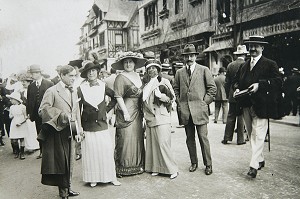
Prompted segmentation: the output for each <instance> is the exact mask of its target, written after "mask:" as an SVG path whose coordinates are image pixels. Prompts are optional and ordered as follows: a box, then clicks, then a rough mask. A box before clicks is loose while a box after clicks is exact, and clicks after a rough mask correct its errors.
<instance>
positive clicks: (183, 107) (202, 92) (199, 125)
mask: <svg viewBox="0 0 300 199" xmlns="http://www.w3.org/2000/svg"><path fill="white" fill-rule="evenodd" d="M197 54H199V53H198V52H197V51H196V49H195V46H194V45H193V44H187V45H186V46H185V47H184V49H183V53H182V55H183V56H184V60H185V67H183V68H181V69H178V70H177V72H176V75H175V81H174V91H175V95H176V100H177V102H178V103H179V106H180V112H181V114H180V117H181V120H182V124H183V125H184V128H185V132H186V136H187V137H186V144H187V148H188V151H189V154H190V159H191V166H190V168H189V171H190V172H194V171H196V169H197V167H198V158H197V150H196V142H195V127H196V129H197V133H198V137H199V141H200V146H201V152H202V158H203V163H204V165H205V166H206V168H205V174H206V175H210V174H212V160H211V153H210V144H209V141H208V138H207V134H208V131H207V123H208V122H209V114H208V105H209V104H210V103H211V102H212V101H213V98H214V96H215V94H216V90H217V89H216V84H215V82H214V79H213V77H212V74H211V72H210V70H209V68H207V67H206V66H202V65H199V64H197V63H196V57H197Z"/></svg>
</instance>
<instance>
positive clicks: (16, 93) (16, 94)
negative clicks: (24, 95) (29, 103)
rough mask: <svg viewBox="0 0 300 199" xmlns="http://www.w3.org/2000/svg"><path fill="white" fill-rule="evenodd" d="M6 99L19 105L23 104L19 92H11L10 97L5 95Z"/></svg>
mask: <svg viewBox="0 0 300 199" xmlns="http://www.w3.org/2000/svg"><path fill="white" fill-rule="evenodd" d="M6 97H8V98H9V99H15V100H17V101H19V102H20V103H22V102H23V101H22V100H21V95H20V93H19V92H12V93H11V94H10V95H6Z"/></svg>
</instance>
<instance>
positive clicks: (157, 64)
mask: <svg viewBox="0 0 300 199" xmlns="http://www.w3.org/2000/svg"><path fill="white" fill-rule="evenodd" d="M150 66H155V67H156V68H157V71H158V72H160V71H161V69H162V67H161V63H160V61H159V60H157V59H150V60H148V61H146V63H145V67H146V71H148V68H149V67H150Z"/></svg>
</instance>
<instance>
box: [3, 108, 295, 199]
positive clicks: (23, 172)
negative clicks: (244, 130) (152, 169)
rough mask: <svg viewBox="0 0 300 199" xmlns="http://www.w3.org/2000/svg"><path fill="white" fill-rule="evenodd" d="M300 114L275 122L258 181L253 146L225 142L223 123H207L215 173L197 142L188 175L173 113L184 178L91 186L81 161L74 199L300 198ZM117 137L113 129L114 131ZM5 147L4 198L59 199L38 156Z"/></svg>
mask: <svg viewBox="0 0 300 199" xmlns="http://www.w3.org/2000/svg"><path fill="white" fill-rule="evenodd" d="M211 107H212V106H211ZM298 122H299V116H287V117H286V118H284V119H282V120H278V121H273V120H271V123H270V129H271V152H269V151H268V147H267V146H268V145H267V143H265V148H264V155H265V160H266V165H265V167H264V168H263V169H262V170H261V171H258V175H257V177H256V178H255V179H249V178H248V177H247V175H246V174H247V172H248V169H249V162H250V157H251V149H250V144H249V142H247V144H245V145H236V135H235V137H234V139H233V142H231V143H230V144H228V145H223V144H221V140H222V139H223V135H224V128H225V124H223V123H222V121H221V120H219V121H218V123H217V124H215V123H213V115H211V116H210V123H209V124H208V131H209V135H208V137H209V140H210V145H211V153H212V160H213V174H212V175H210V176H206V175H205V174H204V168H205V167H204V165H203V162H202V156H201V150H200V147H199V142H198V141H197V147H198V148H197V150H198V159H199V167H198V169H197V170H196V171H195V172H193V173H191V172H189V171H188V168H189V166H190V160H189V155H188V150H187V147H186V144H185V132H184V128H176V126H178V123H177V115H176V112H172V128H173V129H174V130H175V133H172V149H173V152H174V155H175V157H176V162H177V164H178V167H179V176H178V177H177V178H175V179H173V180H171V179H170V178H169V176H162V175H159V176H151V175H150V174H149V173H143V174H141V175H136V176H130V177H123V178H120V179H119V181H120V182H121V183H122V185H121V186H113V185H112V184H98V185H97V186H96V187H94V188H91V187H90V186H89V185H88V184H86V183H84V182H83V181H82V173H81V168H82V167H81V160H79V161H76V164H75V168H74V172H73V181H72V189H73V190H74V191H79V192H80V195H79V196H78V197H74V199H102V198H103V199H104V198H105V199H106V198H108V199H137V198H142V199H168V198H175V199H177V198H178V199H194V198H222V199H223V198H225V199H227V198H228V199H229V198H245V199H248V198H249V199H253V198H263V199H269V198H270V199H274V198H275V199H276V198H278V199H281V198H300V196H299V195H300V193H299V190H300V189H299V188H300V175H299V174H300V156H299V154H300V131H299V130H300V127H298V126H297V124H298ZM111 131H112V136H114V133H113V131H114V129H113V128H111ZM5 141H6V145H5V146H4V147H0V199H8V198H9V199H49V198H50V199H52V198H54V199H58V198H59V196H58V188H57V187H51V186H45V185H42V184H41V183H40V181H41V174H40V163H41V160H37V159H36V156H37V155H38V152H35V153H34V154H31V155H27V156H26V159H25V160H19V159H14V156H13V154H12V150H11V146H10V144H9V140H8V138H7V137H5Z"/></svg>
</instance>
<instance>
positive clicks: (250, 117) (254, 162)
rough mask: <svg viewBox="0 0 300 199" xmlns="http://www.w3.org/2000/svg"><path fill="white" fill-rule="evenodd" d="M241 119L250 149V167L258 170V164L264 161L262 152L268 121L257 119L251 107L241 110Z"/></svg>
mask: <svg viewBox="0 0 300 199" xmlns="http://www.w3.org/2000/svg"><path fill="white" fill-rule="evenodd" d="M243 117H244V121H245V125H246V129H247V132H248V134H249V137H250V144H251V149H252V157H251V162H250V167H252V168H254V169H258V167H259V162H262V161H264V156H263V150H264V143H265V137H266V134H267V129H268V119H261V118H259V117H257V115H256V114H255V112H254V110H253V108H252V107H251V108H250V107H249V108H248V107H247V108H243Z"/></svg>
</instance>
